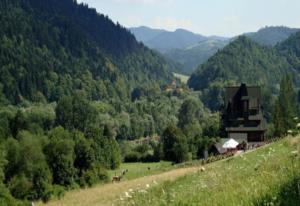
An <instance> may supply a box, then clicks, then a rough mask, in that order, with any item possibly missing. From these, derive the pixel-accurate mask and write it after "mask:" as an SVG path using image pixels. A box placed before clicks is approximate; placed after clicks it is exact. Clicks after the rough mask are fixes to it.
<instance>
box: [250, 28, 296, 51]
mask: <svg viewBox="0 0 300 206" xmlns="http://www.w3.org/2000/svg"><path fill="white" fill-rule="evenodd" d="M297 31H300V29H295V28H288V27H285V26H270V27H264V28H262V29H260V30H258V31H257V32H252V33H246V34H245V35H246V36H247V37H249V38H250V39H252V40H253V41H255V42H257V43H259V44H262V45H269V46H275V45H276V44H277V43H279V42H282V41H284V40H286V39H287V38H289V36H290V35H291V34H293V33H296V32H297Z"/></svg>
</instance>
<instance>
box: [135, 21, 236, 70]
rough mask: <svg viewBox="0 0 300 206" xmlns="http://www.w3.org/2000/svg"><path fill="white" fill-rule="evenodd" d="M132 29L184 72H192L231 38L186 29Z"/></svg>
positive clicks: (147, 44)
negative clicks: (177, 64)
mask: <svg viewBox="0 0 300 206" xmlns="http://www.w3.org/2000/svg"><path fill="white" fill-rule="evenodd" d="M130 31H131V32H132V33H133V34H134V35H135V37H136V39H137V40H138V41H140V42H143V43H144V44H145V45H146V46H148V47H149V48H151V49H155V50H157V51H159V52H160V53H162V54H163V55H164V56H165V57H167V58H168V59H171V60H173V61H174V62H177V63H179V64H180V65H181V69H180V73H183V74H191V73H192V72H193V71H194V69H195V68H196V67H197V66H198V65H199V64H201V63H203V62H205V61H206V60H207V59H208V58H209V57H211V56H212V55H213V54H215V52H217V51H218V50H219V49H222V48H223V47H224V46H225V45H226V44H227V43H228V41H229V39H230V38H227V37H221V36H208V37H207V36H204V35H201V34H195V33H193V32H190V31H188V30H185V29H177V30H175V31H173V32H172V31H166V30H163V29H151V28H149V27H145V26H141V27H136V28H130Z"/></svg>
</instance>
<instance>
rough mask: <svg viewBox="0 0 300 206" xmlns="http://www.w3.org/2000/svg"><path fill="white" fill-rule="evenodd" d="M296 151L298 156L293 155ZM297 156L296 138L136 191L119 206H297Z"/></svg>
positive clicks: (298, 164) (299, 170)
mask: <svg viewBox="0 0 300 206" xmlns="http://www.w3.org/2000/svg"><path fill="white" fill-rule="evenodd" d="M296 150H297V151H298V155H295V154H293V152H292V151H296ZM299 152H300V145H299V137H298V138H294V139H286V140H282V141H279V142H276V143H273V144H271V145H269V146H266V147H263V148H260V149H258V150H257V151H255V152H250V153H248V154H244V155H241V156H239V157H235V158H231V159H227V160H224V161H220V162H215V163H212V164H210V165H207V166H206V171H205V172H198V173H196V174H192V175H186V176H184V177H181V178H179V179H177V180H176V181H173V182H164V183H163V184H160V185H158V186H154V187H153V188H150V189H149V190H147V191H135V192H133V193H132V194H131V195H130V196H132V198H126V197H124V198H122V199H123V200H120V201H119V204H120V205H151V206H155V205H178V206H179V205H180V206H181V205H189V206H190V205H220V206H221V205H222V206H224V205H243V206H247V205H272V204H268V203H265V202H264V201H265V200H266V199H267V202H271V201H272V202H274V203H275V205H297V204H298V205H299V204H300V203H299V202H297V201H299V200H300V193H299V192H300V191H298V194H297V193H296V191H295V189H294V188H297V187H298V188H299V184H300V181H299V175H300V158H299ZM293 176H297V177H298V179H297V182H296V184H298V186H295V185H294V186H295V187H294V188H290V184H291V180H292V178H293ZM294 184H295V182H294ZM285 190H287V191H285ZM291 191H293V192H291ZM289 192H291V193H289ZM295 196H296V198H295ZM297 198H298V199H297ZM282 200H284V201H283V202H280V201H282ZM276 202H277V204H276Z"/></svg>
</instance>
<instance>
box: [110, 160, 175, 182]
mask: <svg viewBox="0 0 300 206" xmlns="http://www.w3.org/2000/svg"><path fill="white" fill-rule="evenodd" d="M172 168H173V167H172V164H171V162H165V161H161V162H150V163H139V162H138V163H123V164H121V166H120V167H119V168H118V169H116V170H110V171H108V174H109V177H110V179H111V178H112V177H113V176H116V175H117V176H119V175H120V174H121V173H122V171H123V170H128V172H126V174H125V175H124V176H123V179H122V180H131V179H135V178H138V177H144V176H148V175H153V174H157V173H161V172H165V171H168V170H170V169H172Z"/></svg>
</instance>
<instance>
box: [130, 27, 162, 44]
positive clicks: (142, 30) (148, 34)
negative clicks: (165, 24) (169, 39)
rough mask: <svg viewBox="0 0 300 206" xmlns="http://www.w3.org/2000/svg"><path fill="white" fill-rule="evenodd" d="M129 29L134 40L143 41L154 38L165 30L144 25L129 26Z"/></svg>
mask: <svg viewBox="0 0 300 206" xmlns="http://www.w3.org/2000/svg"><path fill="white" fill-rule="evenodd" d="M130 31H131V32H132V33H133V34H134V36H135V38H136V40H138V41H140V42H144V43H145V42H147V41H149V40H151V39H153V38H155V37H156V36H158V35H159V34H161V33H163V32H167V31H166V30H163V29H151V28H149V27H146V26H141V27H135V28H130Z"/></svg>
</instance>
